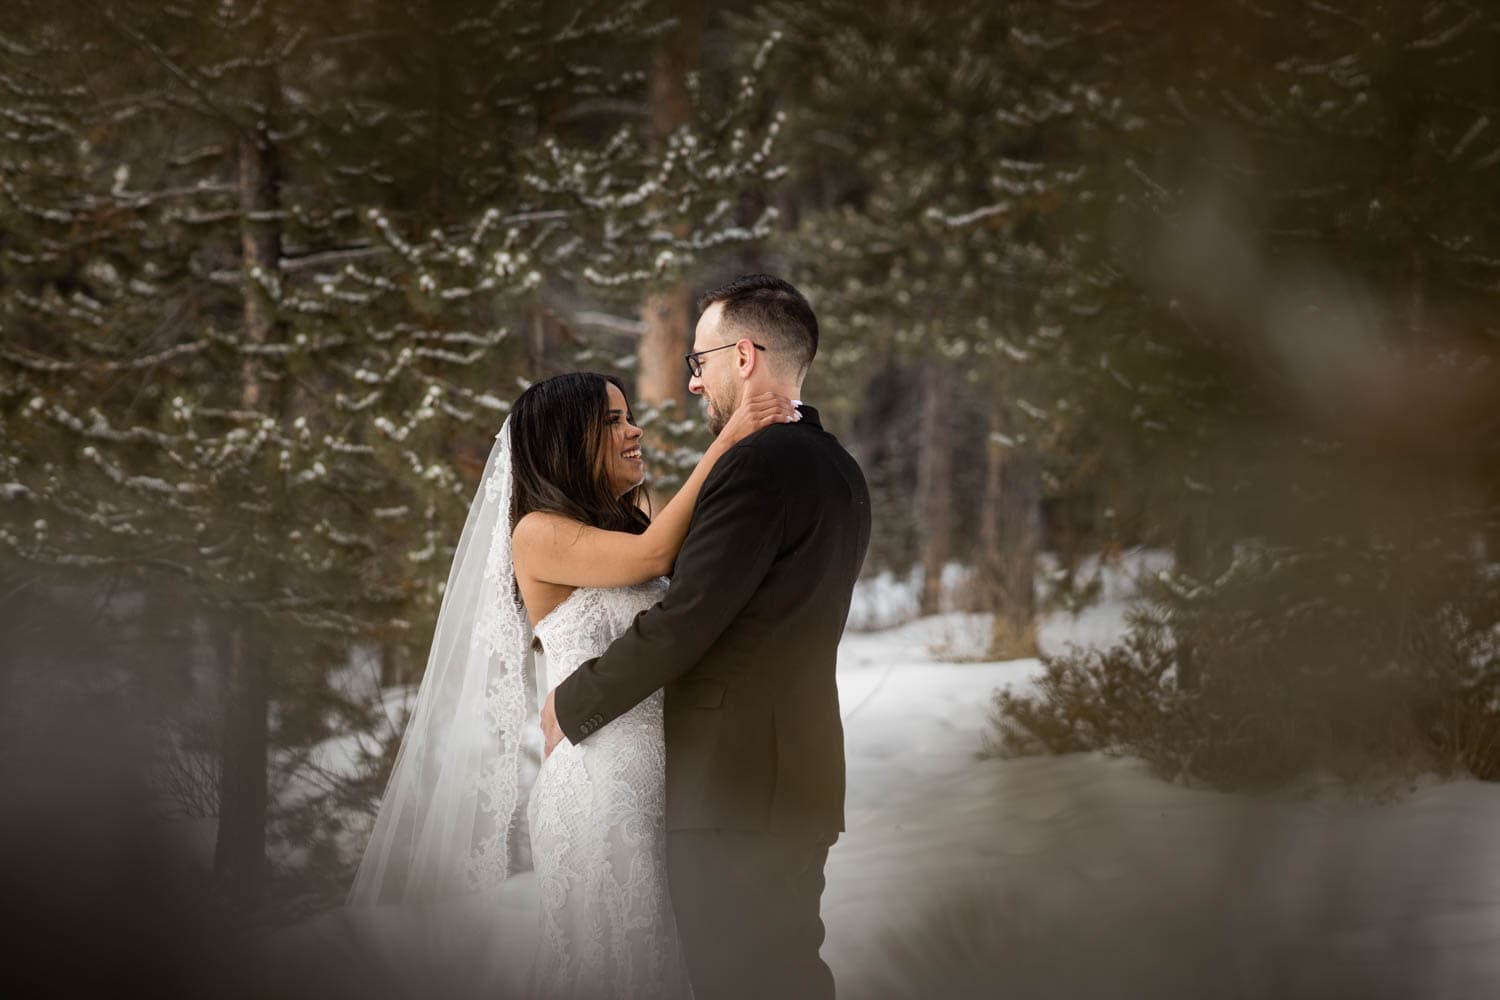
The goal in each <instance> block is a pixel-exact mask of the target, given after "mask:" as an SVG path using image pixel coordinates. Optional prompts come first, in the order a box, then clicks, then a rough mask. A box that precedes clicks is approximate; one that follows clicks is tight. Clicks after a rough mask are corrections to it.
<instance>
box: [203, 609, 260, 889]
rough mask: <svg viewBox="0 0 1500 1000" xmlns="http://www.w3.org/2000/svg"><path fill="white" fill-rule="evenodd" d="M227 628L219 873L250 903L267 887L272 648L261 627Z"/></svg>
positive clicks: (231, 625) (233, 625) (250, 624)
mask: <svg viewBox="0 0 1500 1000" xmlns="http://www.w3.org/2000/svg"><path fill="white" fill-rule="evenodd" d="M221 628H224V630H225V634H224V637H223V641H222V643H221V648H222V649H223V653H224V657H225V662H224V663H222V664H221V668H222V669H223V672H224V680H225V695H226V696H225V701H224V729H223V744H222V746H221V748H220V753H221V759H222V767H221V768H220V778H219V831H218V838H217V841H216V842H215V844H214V872H215V874H217V875H218V876H219V877H220V878H221V879H222V880H224V882H225V883H226V884H227V886H228V888H229V889H230V891H231V893H232V894H233V895H234V896H235V897H237V898H240V899H249V898H253V897H254V896H256V895H258V894H259V891H260V889H261V887H262V886H263V885H264V883H265V864H266V861H265V859H266V800H267V795H266V744H267V736H268V732H267V725H266V710H267V708H268V706H269V704H270V683H269V681H270V669H269V668H270V664H269V662H268V661H269V648H268V646H269V644H268V643H267V642H266V635H267V632H266V630H265V628H264V627H262V626H261V625H260V623H259V622H256V621H243V620H241V621H237V622H233V623H229V624H226V625H223V626H221Z"/></svg>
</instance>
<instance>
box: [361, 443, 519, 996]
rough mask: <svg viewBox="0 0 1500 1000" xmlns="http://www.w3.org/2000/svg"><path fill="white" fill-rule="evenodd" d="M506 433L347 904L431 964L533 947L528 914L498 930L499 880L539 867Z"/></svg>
mask: <svg viewBox="0 0 1500 1000" xmlns="http://www.w3.org/2000/svg"><path fill="white" fill-rule="evenodd" d="M510 428H511V422H510V420H509V419H507V420H506V421H505V424H504V425H503V426H502V427H501V428H500V433H499V434H497V435H496V437H495V445H494V447H493V448H492V449H491V451H490V456H489V459H488V460H487V462H486V463H485V468H484V475H483V477H482V479H481V481H480V487H479V491H478V493H477V494H476V496H475V498H474V502H473V503H472V505H471V506H470V508H469V515H468V519H467V521H466V522H465V524H464V530H463V534H462V535H461V536H460V538H459V543H458V547H457V549H456V551H455V553H454V558H453V567H452V569H451V570H450V572H449V574H448V583H447V586H446V588H445V589H444V591H443V601H442V606H441V609H440V611H439V613H438V620H437V627H436V629H435V631H434V635H433V641H432V646H431V652H430V653H429V655H428V660H427V670H426V672H425V673H424V674H423V676H422V682H421V685H420V687H419V689H418V692H417V697H416V702H415V704H414V706H413V710H412V715H411V718H410V721H409V722H408V724H407V728H406V732H405V735H404V736H403V737H402V740H401V747H400V750H399V752H398V754H397V756H396V763H395V767H394V769H393V770H392V772H391V777H390V781H389V783H388V785H387V787H386V790H385V795H384V797H383V798H382V800H381V804H380V812H379V815H378V817H377V819H376V821H375V826H374V830H373V832H372V833H371V836H370V840H369V844H368V846H367V847H366V848H365V853H364V856H363V858H362V859H361V861H360V865H359V871H358V873H357V875H356V876H355V879H354V885H353V888H352V889H351V890H350V892H349V896H348V900H347V907H346V913H347V915H348V916H349V917H350V918H351V920H352V921H353V922H354V923H355V924H356V925H357V926H358V927H359V928H360V930H361V931H362V932H363V937H364V940H365V941H366V942H367V943H373V944H374V945H375V946H376V947H377V948H380V949H381V951H382V952H383V953H385V955H384V957H386V958H388V959H392V960H393V961H394V960H395V958H396V957H395V956H393V955H391V954H389V952H390V951H391V950H399V951H402V952H404V953H406V958H407V959H410V958H411V957H412V956H411V954H410V953H411V952H413V951H415V950H420V949H425V953H424V955H423V956H422V958H423V959H425V962H418V963H417V964H418V965H421V964H427V965H429V966H430V965H431V964H432V963H445V962H448V961H454V962H459V963H462V962H464V960H465V959H474V960H479V961H484V962H493V961H494V960H495V959H497V958H498V957H499V956H498V955H497V954H495V952H496V949H497V947H498V948H501V950H503V951H505V952H509V953H511V954H513V955H515V954H525V953H526V950H527V942H526V941H524V940H516V939H515V938H524V937H525V934H524V929H525V921H524V920H523V921H518V922H516V923H515V924H513V925H512V927H511V930H513V931H516V932H519V933H517V934H511V935H510V936H511V937H512V938H513V940H510V941H506V942H500V941H497V940H495V934H496V933H497V931H498V933H505V931H504V930H503V929H497V928H496V927H494V926H493V924H492V921H493V919H494V918H495V917H497V916H499V914H498V913H496V911H495V909H494V906H493V900H494V899H495V898H496V896H497V893H498V891H499V889H500V887H501V883H502V882H504V881H505V880H507V879H509V878H510V877H511V876H513V875H515V874H516V873H518V872H522V871H526V870H527V869H529V868H530V866H531V863H530V850H529V838H528V834H527V830H526V827H525V818H526V800H527V795H528V792H529V789H530V786H531V783H532V781H534V779H535V775H536V772H537V769H538V765H539V762H540V758H541V734H540V726H539V724H538V711H537V706H538V704H539V700H538V697H537V695H538V692H537V690H536V683H537V681H538V678H537V670H536V663H535V660H534V658H533V655H532V650H531V643H532V631H531V627H530V623H529V622H528V620H527V617H526V612H525V609H524V606H523V605H522V603H521V599H520V596H519V594H518V592H517V589H516V585H515V573H514V569H515V567H514V564H513V562H512V556H511V541H510V534H511V500H512V494H513V486H512V482H513V480H512V475H511V440H510ZM481 916H483V917H484V918H485V919H487V920H489V921H491V925H490V926H484V924H485V919H478V918H480V917H481ZM533 919H534V918H533ZM414 920H415V922H416V923H417V924H419V925H420V926H416V927H414V926H413V922H414ZM476 939H483V940H476ZM408 964H410V963H408ZM453 971H455V970H452V969H450V972H453ZM426 985H427V986H429V987H430V986H431V985H432V983H431V982H430V981H429V982H428V983H427V984H426Z"/></svg>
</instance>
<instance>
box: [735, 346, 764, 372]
mask: <svg viewBox="0 0 1500 1000" xmlns="http://www.w3.org/2000/svg"><path fill="white" fill-rule="evenodd" d="M734 347H735V350H734V353H735V357H736V358H737V359H738V360H739V364H738V365H737V366H736V367H735V371H736V372H737V373H738V374H739V376H740V378H742V379H748V378H749V377H750V376H751V375H752V374H754V373H755V366H756V365H758V364H760V361H761V359H760V352H759V351H757V350H756V349H755V343H754V342H753V341H752V340H751V339H750V338H749V337H741V338H740V339H739V340H738V341H736V342H735V345H734Z"/></svg>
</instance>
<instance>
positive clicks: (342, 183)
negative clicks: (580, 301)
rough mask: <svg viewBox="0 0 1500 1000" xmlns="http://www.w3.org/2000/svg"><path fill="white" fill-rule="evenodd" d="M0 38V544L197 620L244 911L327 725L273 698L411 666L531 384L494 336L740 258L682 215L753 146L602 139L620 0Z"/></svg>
mask: <svg viewBox="0 0 1500 1000" xmlns="http://www.w3.org/2000/svg"><path fill="white" fill-rule="evenodd" d="M13 12H14V14H15V16H14V17H9V18H8V19H7V22H6V23H5V25H4V30H3V32H0V44H3V45H4V47H5V51H6V54H7V59H6V63H5V65H4V67H3V70H0V87H4V89H5V90H6V92H7V94H8V95H9V100H8V101H7V108H8V110H7V112H6V122H7V128H6V131H5V133H4V135H3V136H0V142H3V147H0V157H3V161H0V183H3V187H0V217H3V218H0V232H4V233H5V236H4V237H3V240H4V242H3V244H0V254H3V257H0V328H3V339H0V420H3V422H4V425H3V430H4V445H3V447H0V463H3V464H0V481H3V483H4V486H3V489H4V493H5V499H6V512H7V516H6V518H5V521H4V524H3V526H0V541H3V542H4V543H5V546H6V547H7V548H8V549H9V550H10V552H11V553H13V554H14V555H15V556H16V557H17V558H18V559H19V560H20V561H21V562H22V563H23V564H24V565H26V566H29V567H31V568H32V571H33V572H35V573H37V574H39V575H43V576H45V577H46V578H47V579H51V580H61V579H64V578H69V577H76V578H82V579H87V580H93V581H97V580H98V579H99V578H100V574H102V573H106V572H109V573H115V574H118V575H119V576H120V577H121V578H122V579H124V580H125V581H127V582H126V586H129V587H135V588H139V589H140V590H142V591H145V592H148V593H166V594H169V595H170V596H171V598H172V600H173V601H178V600H180V601H181V602H183V604H182V610H181V612H180V614H182V615H184V616H186V617H187V618H188V619H189V620H193V619H196V620H198V621H201V622H202V623H204V624H205V625H206V626H207V627H208V629H209V632H210V633H211V635H212V636H213V641H212V643H211V645H212V646H213V648H214V649H216V650H217V651H218V656H219V660H220V667H221V670H222V671H223V675H224V682H225V685H226V687H225V691H224V695H225V697H224V706H225V707H224V716H223V723H222V727H220V728H221V732H222V743H221V744H220V746H219V747H218V750H219V752H220V754H221V757H222V780H221V788H220V803H219V816H220V823H219V841H218V849H217V859H216V867H217V868H218V870H219V871H220V873H221V874H222V875H223V876H225V877H226V879H228V880H229V881H230V882H231V883H232V884H235V885H237V886H239V887H240V888H241V889H243V891H245V892H247V893H253V892H255V891H257V889H258V887H259V886H260V885H261V884H262V883H263V881H264V865H265V858H266V850H265V837H266V832H265V831H266V828H267V810H268V802H267V794H268V793H267V789H268V781H269V779H268V766H269V765H268V762H269V760H270V753H269V748H270V746H272V745H286V744H287V742H288V741H295V740H307V739H313V738H316V737H317V736H318V735H320V734H319V733H318V731H317V727H318V726H320V725H324V723H320V722H317V721H316V720H315V718H314V721H312V722H310V723H309V725H310V726H311V727H312V731H311V732H304V733H300V734H294V733H291V732H289V731H278V730H277V729H276V728H275V726H277V725H279V726H281V727H282V729H283V730H284V729H285V727H286V726H287V725H289V724H290V723H289V721H288V720H291V719H294V718H299V717H301V718H308V714H307V713H306V712H297V711H291V710H285V711H279V712H277V713H274V714H275V715H276V717H277V718H279V719H280V720H281V721H280V722H279V723H273V722H272V721H271V716H272V714H273V713H271V712H270V711H269V709H270V706H271V703H272V701H273V699H276V698H278V696H285V697H287V698H291V697H292V695H293V693H294V692H295V691H297V690H298V689H299V685H303V686H305V685H308V684H311V685H314V686H316V683H317V682H318V679H319V678H320V677H321V675H322V673H323V672H324V671H325V670H326V668H327V667H328V666H329V665H332V664H336V663H338V662H339V661H340V660H342V659H343V658H344V657H345V656H346V655H347V652H346V651H347V650H348V648H349V647H350V645H351V643H353V642H355V641H356V640H358V641H360V642H374V643H376V644H379V645H382V646H384V647H386V648H387V649H390V650H393V655H398V656H405V657H407V658H409V659H412V660H414V661H416V662H420V656H421V652H422V651H423V650H425V638H426V636H428V635H430V623H431V621H432V617H433V615H434V614H435V611H436V606H437V602H438V601H439V600H440V597H441V585H442V579H443V573H444V570H445V567H446V566H447V563H448V557H449V556H450V555H451V551H452V546H453V544H454V543H455V542H456V540H457V537H458V527H459V525H461V523H462V518H463V514H464V511H465V510H466V508H467V505H468V502H469V500H470V498H471V496H472V492H473V489H474V486H475V477H476V475H477V472H478V470H479V468H480V467H481V466H482V464H483V461H484V456H485V454H486V452H487V450H488V448H489V445H490V441H491V439H492V438H493V436H494V433H495V431H496V429H497V428H498V425H499V423H500V422H501V420H502V419H503V417H504V412H505V409H506V405H507V403H506V400H507V399H508V398H509V397H510V396H511V395H513V394H514V392H515V391H516V390H517V389H518V388H519V387H520V386H521V385H523V384H524V381H523V380H524V377H525V376H526V375H528V374H529V372H528V369H527V367H526V365H527V363H528V361H530V360H534V359H532V358H529V356H528V354H527V352H526V350H525V346H524V345H523V344H522V343H521V342H520V341H521V340H522V338H521V337H519V336H517V335H515V334H514V333H513V332H512V331H519V330H523V329H525V328H526V326H527V324H528V322H529V321H531V320H533V319H534V318H535V317H536V316H537V315H538V314H539V312H540V311H542V310H544V309H545V304H546V302H547V301H548V300H549V296H567V295H581V294H594V295H596V296H599V295H603V294H605V293H609V294H612V295H616V296H620V297H629V298H638V296H639V295H640V294H641V290H642V289H643V287H644V283H645V282H646V281H647V280H649V279H650V278H651V277H653V276H654V274H655V273H657V271H658V270H659V267H658V262H659V261H660V259H661V257H662V255H664V254H666V255H671V254H673V253H677V252H680V251H681V250H683V249H689V250H690V249H695V248H701V247H707V246H713V245H717V244H719V243H722V242H726V241H729V242H732V241H735V240H741V239H746V238H750V237H751V236H753V232H752V231H751V230H748V229H746V228H745V227H744V226H741V225H739V224H738V223H737V221H736V220H733V219H730V218H728V217H727V216H726V213H724V212H722V211H720V212H718V213H717V214H715V213H713V212H704V211H702V209H703V207H704V205H705V203H707V204H710V205H712V204H717V203H718V202H721V201H724V200H726V199H728V198H729V197H730V194H729V192H732V191H733V189H734V186H735V185H736V184H737V183H739V181H740V179H741V178H743V177H745V176H749V175H753V174H755V173H756V172H763V171H765V170H767V169H769V165H768V161H767V159H766V155H767V149H768V146H767V145H766V143H765V141H764V137H751V136H748V135H742V136H740V140H739V143H738V145H737V146H734V147H733V148H730V147H729V146H724V147H720V146H718V145H715V144H710V143H707V142H702V143H700V141H699V140H700V138H701V137H700V136H698V135H697V134H696V133H695V132H694V131H693V130H692V129H683V130H681V131H680V132H678V133H676V134H675V135H674V136H673V138H672V141H671V142H670V143H669V145H668V147H667V148H666V149H665V150H652V149H651V147H650V145H649V143H648V142H647V141H645V138H644V136H642V135H641V134H639V132H640V130H639V129H637V128H635V127H633V126H630V125H627V126H624V127H621V126H620V125H619V124H618V122H617V120H616V114H615V113H614V112H613V111H612V109H613V108H614V107H615V102H618V101H622V100H625V99H629V100H632V101H637V102H639V101H640V100H641V99H642V97H643V89H644V87H645V82H646V74H645V72H644V66H645V64H646V59H647V57H648V55H649V46H650V41H651V38H652V37H653V35H654V33H655V32H656V31H657V30H659V22H657V21H656V20H655V19H654V18H653V17H652V16H651V13H650V11H649V10H648V9H647V8H646V6H645V5H644V4H639V3H637V4H626V5H613V4H610V5H605V4H576V5H550V4H542V3H526V4H520V5H512V6H511V7H508V8H495V9H492V8H491V7H489V6H487V5H472V9H461V8H455V7H454V5H452V4H442V5H429V6H426V7H423V6H418V7H410V6H407V7H403V8H400V9H397V8H392V7H390V6H389V5H382V4H375V3H362V4H355V5H353V6H351V7H349V8H347V9H345V10H343V11H341V12H340V13H339V16H338V17H337V18H336V19H335V18H333V17H331V15H328V16H327V19H326V20H325V19H324V18H325V15H324V14H322V13H321V12H319V11H317V10H312V9H307V8H306V7H295V6H292V5H283V4H253V5H252V4H247V5H237V4H221V5H216V6H214V7H212V8H203V9H199V8H192V9H188V8H180V7H168V8H160V7H157V6H152V5H149V4H141V3H135V4H133V3H115V4H112V5H110V6H108V7H102V8H97V9H95V8H90V9H88V10H85V11H67V10H62V11H58V10H54V9H51V8H47V7H45V6H43V5H39V4H21V5H20V7H19V8H13ZM604 41H607V42H608V44H607V45H604V44H601V43H602V42H604ZM752 90H753V88H752ZM736 113H737V112H736V111H735V109H732V108H731V109H729V110H728V111H727V112H726V113H725V114H724V115H723V116H721V117H720V118H719V121H720V122H721V123H732V122H733V120H734V115H735V114H736ZM727 127H731V128H732V127H734V126H733V125H732V124H728V125H727ZM674 213H680V214H681V217H682V218H684V219H692V220H693V221H692V224H691V225H689V226H677V227H675V228H674V223H675V222H676V221H677V218H678V217H677V215H676V214H674ZM663 233H667V234H670V235H666V236H663V235H662V234H663ZM408 673H409V675H413V676H414V674H415V671H410V672H408ZM313 716H314V717H315V716H316V713H313Z"/></svg>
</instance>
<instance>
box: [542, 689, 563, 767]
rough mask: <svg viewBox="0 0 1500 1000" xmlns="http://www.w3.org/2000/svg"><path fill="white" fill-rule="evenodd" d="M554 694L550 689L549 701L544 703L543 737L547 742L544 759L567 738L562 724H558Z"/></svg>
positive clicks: (548, 693)
mask: <svg viewBox="0 0 1500 1000" xmlns="http://www.w3.org/2000/svg"><path fill="white" fill-rule="evenodd" d="M552 695H553V692H551V691H548V692H547V701H546V702H545V703H544V704H543V705H542V737H543V739H544V740H545V741H546V744H547V746H546V751H545V752H544V753H543V754H542V759H543V760H546V759H547V758H548V757H551V756H552V751H553V750H555V749H557V745H558V744H559V743H561V742H562V741H563V740H564V739H565V737H564V736H563V731H562V726H559V725H558V724H557V708H556V706H555V705H553V703H552Z"/></svg>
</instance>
